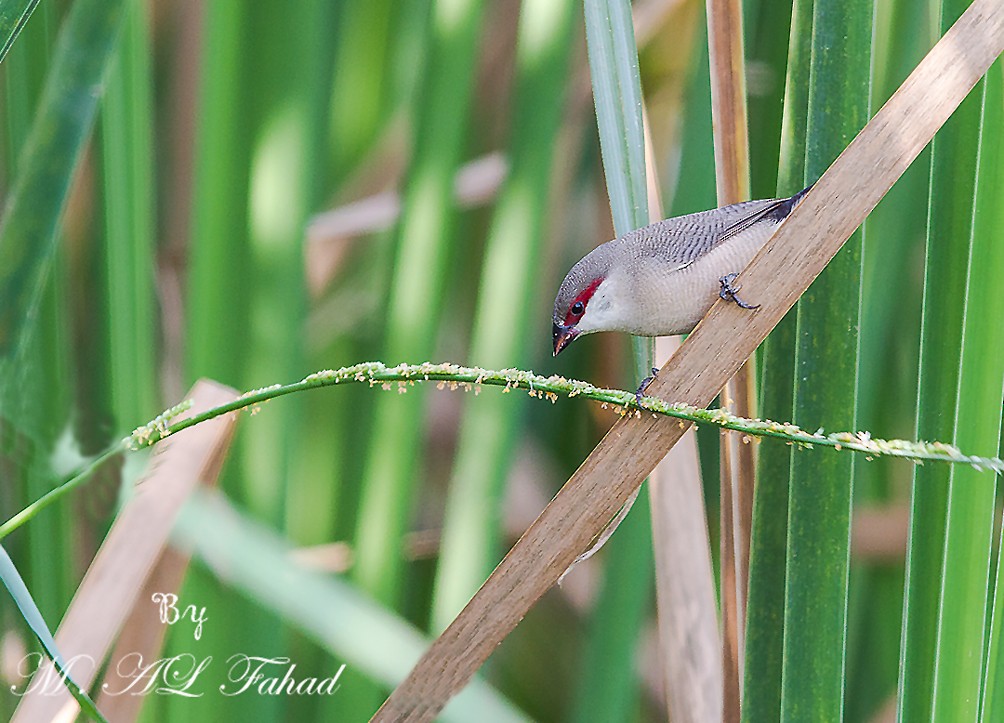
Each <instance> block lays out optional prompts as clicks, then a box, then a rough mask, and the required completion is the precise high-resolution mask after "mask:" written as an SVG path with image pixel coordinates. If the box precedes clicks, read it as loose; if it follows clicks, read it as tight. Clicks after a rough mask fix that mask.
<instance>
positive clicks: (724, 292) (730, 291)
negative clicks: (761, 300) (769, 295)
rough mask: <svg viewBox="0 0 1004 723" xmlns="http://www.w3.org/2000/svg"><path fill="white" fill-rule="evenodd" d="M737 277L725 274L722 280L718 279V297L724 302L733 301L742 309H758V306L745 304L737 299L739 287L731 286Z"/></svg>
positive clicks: (732, 274)
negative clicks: (719, 285)
mask: <svg viewBox="0 0 1004 723" xmlns="http://www.w3.org/2000/svg"><path fill="white" fill-rule="evenodd" d="M737 276H739V274H737V273H731V274H726V275H725V276H723V277H722V278H720V279H718V283H720V284H721V285H722V289H721V291H719V292H718V296H720V297H721V298H723V299H725V300H726V301H734V302H736V304H738V305H739V306H741V307H742V308H743V309H759V308H760V304H747V303H746V302H745V301H743V300H742V299H740V298H739V290H740V289H741V288H742V287H741V286H733V285H732V282H733V281H735V280H736V277H737Z"/></svg>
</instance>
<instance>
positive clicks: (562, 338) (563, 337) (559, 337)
mask: <svg viewBox="0 0 1004 723" xmlns="http://www.w3.org/2000/svg"><path fill="white" fill-rule="evenodd" d="M578 335H579V330H578V329H576V328H575V327H574V326H563V325H561V324H555V325H554V331H553V332H552V334H551V336H552V338H553V339H554V356H558V352H560V351H561V350H562V349H564V348H565V347H566V346H568V345H569V344H571V343H572V340H573V339H575V337H577V336H578Z"/></svg>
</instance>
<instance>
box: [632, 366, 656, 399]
mask: <svg viewBox="0 0 1004 723" xmlns="http://www.w3.org/2000/svg"><path fill="white" fill-rule="evenodd" d="M657 376H659V369H658V367H652V376H649V377H645V378H644V379H642V380H641V384H639V385H638V388H637V389H635V392H634V400H635V402H637V403H638V406H639V407H640V406H641V398H642V396H643V395H644V393H645V390H646V389H647V388H648V385H649V384H651V383H652V380H653V379H655V378H656V377H657Z"/></svg>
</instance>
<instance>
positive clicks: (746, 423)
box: [0, 362, 1004, 539]
mask: <svg viewBox="0 0 1004 723" xmlns="http://www.w3.org/2000/svg"><path fill="white" fill-rule="evenodd" d="M353 382H354V383H361V384H369V385H370V386H371V387H375V386H377V385H379V386H380V387H381V388H383V389H385V390H397V391H398V393H403V392H406V391H407V390H408V388H409V387H412V386H414V385H415V384H416V383H425V382H436V383H437V384H438V386H439V387H440V388H446V389H451V390H456V389H462V390H464V391H473V392H474V393H475V394H477V393H479V392H480V391H481V388H482V387H485V386H489V387H502V391H503V393H505V392H509V391H511V390H513V389H520V390H525V391H527V393H529V395H530V396H531V397H537V398H540V399H547V400H549V401H551V402H556V401H558V399H559V398H560V397H563V396H564V397H569V398H572V397H583V398H585V399H591V400H593V401H595V402H599V403H600V404H602V405H603V406H604V407H611V408H613V410H614V411H616V412H617V413H618V414H620V415H621V416H626V415H628V414H634V415H641V414H642V413H644V412H648V413H651V414H658V415H663V416H666V417H672V418H674V419H678V420H680V422H681V423H683V422H693V423H696V424H713V425H716V426H718V427H721V428H722V429H730V430H733V431H736V432H742V433H744V434H746V435H748V436H750V437H767V438H771V439H779V440H782V441H784V442H786V443H787V444H791V445H796V446H798V447H802V448H806V449H812V448H814V447H826V448H829V449H833V450H836V451H841V450H849V451H852V452H859V453H861V454H864V455H866V457H867V458H868V459H872V458H873V457H901V458H903V459H908V460H910V461H912V462H915V463H917V464H922V463H924V462H928V461H930V462H949V463H954V464H969V465H972V466H973V467H975V468H976V469H978V470H989V471H992V472H996V473H1004V461H1002V460H1001V459H999V458H997V457H980V456H975V455H968V454H964V453H963V452H962V451H961V450H959V449H958V448H957V447H954V446H952V445H950V444H944V443H942V442H910V441H906V440H901V439H892V440H885V439H874V438H872V436H871V434H870V433H869V432H832V433H830V434H824V433H823V430H819V431H817V432H806V431H805V430H803V429H800V428H799V427H797V426H796V425H794V424H790V423H788V422H773V421H771V420H765V419H746V418H744V417H737V416H735V415H733V414H730V413H729V412H727V411H725V410H723V409H701V408H699V407H694V406H691V405H689V404H673V403H669V402H665V401H663V400H662V399H658V398H656V397H650V396H642V397H641V399H640V400H638V399H636V397H635V393H634V392H628V391H624V390H622V389H606V388H603V387H597V386H594V385H592V384H590V383H588V382H583V381H578V380H575V379H566V378H565V377H561V376H549V377H545V376H541V375H540V374H535V373H533V372H532V371H527V370H523V369H502V370H492V369H480V368H478V367H464V366H458V365H456V364H449V363H445V364H433V363H431V362H425V363H423V364H398V365H397V366H388V365H386V364H383V363H382V362H363V363H361V364H354V365H352V366H347V367H342V368H341V369H334V370H332V369H326V370H323V371H319V372H314V373H313V374H310V375H308V376H306V377H304V378H303V379H301V380H300V381H298V382H293V383H291V384H274V385H272V386H269V387H263V388H261V389H253V390H251V391H248V392H245V393H244V394H243V395H241V396H240V397H239V398H238V399H235V400H234V401H232V402H229V403H227V404H221V405H220V406H218V407H213V408H212V409H208V410H206V411H205V412H202V413H201V414H196V415H194V416H191V417H186V418H184V419H177V420H176V418H177V417H178V415H180V414H182V413H183V412H184V411H186V410H187V409H188V408H189V406H190V403H189V402H182V403H181V404H178V405H177V406H175V407H172V408H170V409H168V410H167V411H165V412H163V413H162V414H160V415H158V416H157V417H156V418H154V419H153V420H151V421H150V422H148V423H147V424H144V425H143V426H141V427H137V428H136V429H135V430H134V431H133V433H132V434H130V435H129V436H128V437H125V438H124V439H122V440H121V441H119V442H117V443H116V444H114V445H112V446H111V447H109V448H108V449H107V450H106V451H105V452H103V453H102V454H101V455H99V456H97V457H95V458H94V459H93V460H92V461H91V462H89V463H88V464H87V466H86V467H84V468H83V469H82V470H81V471H80V472H79V473H77V474H75V475H74V476H73V477H71V478H69V479H68V480H67V481H66V482H64V483H63V484H61V485H59V486H58V487H56V488H54V489H53V490H51V491H50V492H48V493H47V494H46V495H44V496H43V497H41V498H39V499H38V500H36V501H35V502H33V503H32V504H31V505H29V506H28V507H26V508H24V509H23V510H21V511H20V512H18V513H17V514H16V515H14V516H13V517H11V518H10V519H9V520H7V521H6V522H4V523H3V524H2V525H0V539H3V538H4V537H6V536H7V535H8V534H10V533H11V532H13V531H14V530H15V529H17V528H18V527H20V526H21V525H22V524H24V523H25V522H27V521H28V520H30V519H32V518H33V517H34V516H35V515H37V514H38V513H39V512H40V511H41V510H42V509H44V508H45V507H48V506H49V505H50V504H52V503H53V502H55V501H56V500H58V499H59V498H60V497H62V496H63V495H65V494H66V493H67V492H70V491H71V490H73V489H75V488H76V487H77V486H79V485H80V484H81V483H83V482H84V481H85V480H86V479H87V478H88V477H89V476H90V475H91V474H92V473H93V472H94V471H95V470H96V469H97V468H98V467H100V466H101V465H102V464H103V463H104V462H105V461H107V460H108V459H110V458H111V457H113V456H114V455H116V454H118V453H119V452H122V451H126V450H129V451H137V450H140V449H145V448H146V447H150V446H153V445H154V444H156V443H157V442H159V441H160V440H162V439H165V438H167V437H170V436H171V435H173V434H177V433H178V432H180V431H182V430H184V429H188V428H189V427H194V426H195V425H196V424H200V423H202V422H205V421H207V420H210V419H213V418H215V417H219V416H221V415H223V414H229V413H231V412H237V411H240V410H243V409H250V410H251V413H252V414H255V413H256V412H257V411H258V410H259V409H260V408H261V405H262V404H264V403H265V402H267V401H269V400H271V399H275V398H276V397H281V396H285V395H286V394H293V393H296V392H301V391H305V390H307V389H315V388H319V387H333V386H339V385H343V384H348V383H353ZM174 420H176V421H174ZM745 441H748V440H744V442H745Z"/></svg>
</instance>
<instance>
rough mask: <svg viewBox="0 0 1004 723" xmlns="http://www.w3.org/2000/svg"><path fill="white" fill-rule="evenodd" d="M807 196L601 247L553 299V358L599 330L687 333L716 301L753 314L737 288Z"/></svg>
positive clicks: (705, 215)
mask: <svg viewBox="0 0 1004 723" xmlns="http://www.w3.org/2000/svg"><path fill="white" fill-rule="evenodd" d="M808 190H809V189H808V188H806V189H805V190H803V191H799V192H798V193H796V194H795V195H794V196H792V197H791V198H783V199H770V200H766V201H745V202H743V203H736V204H733V205H731V206H723V207H722V208H716V209H713V210H711V211H702V212H701V213H692V214H689V215H687V216H677V217H676V218H668V219H666V220H665V221H659V222H658V223H654V224H652V225H651V226H645V227H644V228H640V229H638V230H636V231H631V232H630V233H627V234H625V235H623V236H621V237H620V238H616V239H614V240H613V241H607V242H606V243H605V244H601V245H600V246H597V247H596V248H595V249H593V250H592V251H590V252H589V253H588V254H586V255H585V256H584V257H582V258H581V259H580V260H579V261H578V263H576V264H575V265H574V266H573V267H572V269H571V271H569V272H568V275H567V276H565V280H564V281H562V282H561V287H560V288H559V289H558V295H557V297H556V298H555V299H554V317H553V321H554V336H553V338H554V355H555V356H557V355H558V352H560V351H561V350H562V349H564V348H565V347H566V346H568V345H569V344H570V343H571V342H572V341H573V340H574V339H576V338H578V337H580V336H582V335H584V334H591V333H593V332H594V331H624V332H627V333H628V334H636V335H638V336H668V335H670V334H685V333H687V332H690V331H691V330H692V329H693V328H694V327H695V326H697V322H699V321H700V320H701V317H703V316H704V315H705V314H706V313H707V311H708V309H710V308H711V305H712V303H714V301H715V298H716V297H718V296H721V297H722V298H725V299H731V300H733V301H735V302H736V303H737V304H739V305H740V306H742V307H743V308H747V309H754V308H756V306H755V305H753V304H748V303H746V302H745V301H743V300H742V299H740V298H739V296H738V295H737V292H738V291H739V289H738V287H735V286H733V285H732V281H733V280H734V279H735V277H736V276H737V275H738V273H739V272H740V271H742V270H743V268H744V267H745V266H746V264H748V263H749V262H750V260H751V259H752V258H753V256H754V255H755V254H756V252H757V251H759V250H760V248H761V247H762V246H763V245H764V244H765V243H767V240H768V239H769V238H770V237H771V236H772V235H773V234H774V231H775V230H776V229H777V227H778V226H779V225H780V224H781V222H782V221H784V219H786V218H787V217H788V214H790V213H791V211H792V209H793V208H795V206H796V205H797V204H798V202H799V201H800V200H801V199H802V197H803V196H804V195H805V194H806V192H807V191H808Z"/></svg>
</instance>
